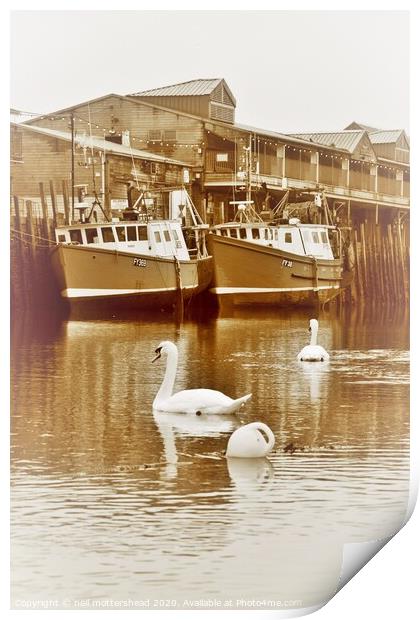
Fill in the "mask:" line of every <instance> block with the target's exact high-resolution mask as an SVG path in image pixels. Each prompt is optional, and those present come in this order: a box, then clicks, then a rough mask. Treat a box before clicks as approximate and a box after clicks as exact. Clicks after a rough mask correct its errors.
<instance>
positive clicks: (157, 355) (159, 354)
mask: <svg viewBox="0 0 420 620" xmlns="http://www.w3.org/2000/svg"><path fill="white" fill-rule="evenodd" d="M161 351H162V349H161V348H159V349H156V351H155V353H156V355H155V357H154V358H153V359H152V364H153V362H156V360H158V359H159V358H160V357H161Z"/></svg>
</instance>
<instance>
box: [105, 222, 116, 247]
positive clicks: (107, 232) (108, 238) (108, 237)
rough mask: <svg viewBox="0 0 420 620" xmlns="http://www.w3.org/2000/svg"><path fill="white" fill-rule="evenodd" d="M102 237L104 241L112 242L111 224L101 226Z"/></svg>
mask: <svg viewBox="0 0 420 620" xmlns="http://www.w3.org/2000/svg"><path fill="white" fill-rule="evenodd" d="M102 239H103V241H104V243H114V241H115V239H114V231H113V230H112V228H111V226H104V227H103V228H102Z"/></svg>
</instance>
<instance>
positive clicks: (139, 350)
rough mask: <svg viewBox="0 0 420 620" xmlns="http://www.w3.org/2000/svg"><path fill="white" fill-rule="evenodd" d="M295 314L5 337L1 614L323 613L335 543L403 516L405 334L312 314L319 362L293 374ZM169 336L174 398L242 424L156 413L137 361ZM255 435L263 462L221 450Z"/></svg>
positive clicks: (106, 324) (105, 325) (87, 326)
mask: <svg viewBox="0 0 420 620" xmlns="http://www.w3.org/2000/svg"><path fill="white" fill-rule="evenodd" d="M308 318H309V315H305V314H302V315H296V314H294V316H293V318H284V316H282V315H280V314H279V313H258V315H254V316H252V315H247V314H239V315H236V316H232V317H226V318H223V317H222V318H218V319H209V320H207V321H206V322H200V323H195V322H185V323H184V324H182V325H175V324H173V323H172V322H170V321H169V320H168V321H167V322H165V319H163V318H162V319H161V320H159V321H158V322H150V321H149V322H141V321H140V320H138V321H121V322H118V321H96V322H95V321H90V322H83V321H69V322H64V323H61V324H60V325H58V326H55V327H52V328H50V329H48V330H46V329H45V328H41V326H38V327H37V328H36V329H34V327H32V328H31V327H29V326H28V327H27V328H24V327H22V326H19V328H18V329H17V330H15V331H14V332H13V362H12V371H13V378H12V398H13V407H12V409H13V411H12V605H13V606H15V607H22V606H28V605H29V604H33V603H31V601H38V603H34V604H35V605H36V606H38V607H41V606H42V605H46V604H47V603H44V601H51V600H52V601H53V602H52V603H48V604H50V605H51V606H58V607H59V608H63V607H69V608H71V607H78V606H81V605H86V606H88V607H91V608H92V607H94V606H95V604H97V603H98V602H102V603H103V604H104V601H105V602H106V601H109V600H110V599H112V600H113V601H117V603H115V604H117V605H118V601H120V605H121V606H122V607H125V606H127V605H128V606H132V607H133V608H136V606H137V607H138V606H139V605H142V604H144V605H145V606H149V607H150V608H153V607H154V606H155V605H156V604H157V605H159V606H160V607H161V608H162V607H169V608H171V607H172V608H174V607H176V608H182V607H185V606H186V603H185V601H186V600H195V601H201V603H199V604H201V605H202V606H204V607H206V606H207V605H209V603H208V602H207V601H208V600H211V601H216V600H217V601H221V602H222V603H221V604H222V605H223V604H224V601H226V600H232V606H233V607H236V606H238V605H239V606H241V605H244V606H245V608H246V606H248V607H250V606H251V605H252V604H253V603H252V600H258V601H263V602H262V603H259V604H261V606H262V607H264V606H267V604H265V603H264V601H266V600H275V601H281V603H278V605H279V606H280V605H283V606H285V607H288V606H291V607H294V606H311V605H316V604H318V603H319V602H321V601H322V600H325V599H327V598H328V597H329V596H330V595H331V594H332V593H333V592H334V591H335V589H336V588H337V583H338V579H339V574H340V567H341V561H342V544H343V542H362V541H369V540H374V539H378V538H383V537H386V536H389V535H391V534H392V533H393V532H395V531H396V530H397V529H399V527H400V524H401V522H402V520H403V519H404V515H405V511H406V506H407V498H408V488H409V455H408V447H409V419H408V353H407V348H408V326H407V321H406V320H405V319H404V317H401V316H383V317H382V316H380V315H378V314H376V315H375V316H374V317H373V318H372V319H369V317H366V316H365V317H357V316H351V317H347V318H336V317H331V316H329V315H325V316H321V317H320V332H319V340H320V342H321V344H323V345H324V346H325V348H327V350H328V351H329V352H330V353H331V361H330V363H329V364H325V365H324V364H312V365H311V364H299V363H298V362H297V361H296V354H297V352H298V351H299V350H300V348H301V347H302V346H303V345H304V344H306V343H307V340H308V336H309V334H308V330H307V319H308ZM166 339H169V340H173V341H174V342H176V343H177V345H178V347H179V350H180V362H179V367H178V375H177V381H176V389H182V388H186V387H209V388H215V389H219V390H222V391H223V392H225V393H227V394H228V395H230V396H232V397H235V398H236V397H238V396H241V395H243V394H246V393H248V392H250V391H252V392H253V398H252V400H251V401H250V403H248V404H247V406H246V408H245V409H244V410H242V411H241V414H240V415H239V416H238V417H233V416H232V417H226V416H216V417H214V416H213V417H211V416H210V417H207V418H206V416H201V417H197V416H181V415H178V416H177V415H172V416H165V415H164V414H160V415H159V414H156V413H155V414H153V412H152V406H151V405H152V401H153V398H154V396H155V394H156V392H157V390H158V388H159V385H160V382H161V380H162V378H163V374H164V365H165V364H164V361H163V360H160V361H159V362H156V363H155V364H151V363H150V360H151V358H152V357H153V352H154V349H155V348H156V346H157V344H158V343H159V342H160V341H161V340H166ZM254 420H261V421H263V422H265V423H267V424H268V425H269V426H270V427H271V428H272V429H273V431H274V433H275V435H276V449H275V452H274V453H272V454H271V455H270V458H269V460H248V461H247V460H245V461H243V460H241V459H236V460H235V459H229V460H227V459H225V458H224V456H223V451H224V450H225V448H226V443H227V439H228V437H229V434H230V433H231V432H232V430H233V429H234V428H235V427H236V426H238V425H239V424H241V423H244V422H248V421H249V422H250V421H254ZM291 441H293V442H294V444H295V446H296V447H298V448H300V449H298V450H297V451H296V452H295V453H294V454H290V453H288V452H284V450H283V449H284V447H285V446H286V445H287V444H288V443H289V442H291ZM237 600H243V601H245V602H244V603H237ZM81 601H82V602H81ZM83 601H85V603H83ZM155 601H161V602H158V603H155ZM249 601H251V602H249ZM227 605H229V604H228V603H227Z"/></svg>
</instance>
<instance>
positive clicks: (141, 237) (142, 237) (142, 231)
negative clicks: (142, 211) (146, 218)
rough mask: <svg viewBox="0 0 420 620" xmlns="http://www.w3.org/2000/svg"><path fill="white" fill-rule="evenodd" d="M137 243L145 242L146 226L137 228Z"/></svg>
mask: <svg viewBox="0 0 420 620" xmlns="http://www.w3.org/2000/svg"><path fill="white" fill-rule="evenodd" d="M137 230H138V233H139V241H147V226H137Z"/></svg>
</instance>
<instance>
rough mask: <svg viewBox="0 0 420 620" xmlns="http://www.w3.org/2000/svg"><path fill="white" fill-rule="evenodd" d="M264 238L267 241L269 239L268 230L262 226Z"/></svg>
mask: <svg viewBox="0 0 420 620" xmlns="http://www.w3.org/2000/svg"><path fill="white" fill-rule="evenodd" d="M264 239H265V240H266V241H268V240H269V239H270V231H269V230H268V228H264Z"/></svg>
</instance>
